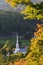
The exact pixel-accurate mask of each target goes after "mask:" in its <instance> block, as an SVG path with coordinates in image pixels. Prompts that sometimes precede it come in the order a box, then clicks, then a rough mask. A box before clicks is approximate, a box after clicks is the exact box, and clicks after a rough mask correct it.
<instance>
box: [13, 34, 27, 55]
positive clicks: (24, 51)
mask: <svg viewBox="0 0 43 65" xmlns="http://www.w3.org/2000/svg"><path fill="white" fill-rule="evenodd" d="M18 52H21V53H24V54H25V53H26V48H22V49H20V47H19V43H18V34H17V36H16V48H15V51H13V53H14V54H16V53H18Z"/></svg>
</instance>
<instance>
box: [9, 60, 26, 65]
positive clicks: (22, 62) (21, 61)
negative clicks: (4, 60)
mask: <svg viewBox="0 0 43 65" xmlns="http://www.w3.org/2000/svg"><path fill="white" fill-rule="evenodd" d="M26 64H27V63H26V61H24V60H19V61H16V62H14V63H13V64H12V63H9V65H26Z"/></svg>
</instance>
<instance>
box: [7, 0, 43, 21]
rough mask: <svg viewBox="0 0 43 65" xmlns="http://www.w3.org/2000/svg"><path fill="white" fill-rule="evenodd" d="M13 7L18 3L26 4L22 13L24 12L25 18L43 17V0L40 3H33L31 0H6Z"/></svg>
mask: <svg viewBox="0 0 43 65" xmlns="http://www.w3.org/2000/svg"><path fill="white" fill-rule="evenodd" d="M6 2H7V3H9V4H10V5H11V6H12V7H15V6H17V5H18V4H20V3H21V4H22V5H25V8H24V10H23V11H21V12H20V14H24V15H25V16H24V19H38V20H39V19H43V2H41V3H40V4H37V3H35V4H33V3H32V2H31V0H6Z"/></svg>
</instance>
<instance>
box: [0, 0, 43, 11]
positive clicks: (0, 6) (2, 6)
mask: <svg viewBox="0 0 43 65" xmlns="http://www.w3.org/2000/svg"><path fill="white" fill-rule="evenodd" d="M31 1H32V2H33V3H34V2H38V3H39V2H41V1H43V0H31ZM23 8H24V5H23V6H21V4H20V5H18V7H17V8H12V7H11V6H10V5H9V4H8V3H6V2H5V0H0V9H1V10H9V11H14V10H15V11H19V10H22V9H23Z"/></svg>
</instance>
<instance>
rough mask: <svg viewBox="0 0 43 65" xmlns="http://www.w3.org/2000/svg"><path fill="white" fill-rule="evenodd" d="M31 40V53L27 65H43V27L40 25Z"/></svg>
mask: <svg viewBox="0 0 43 65" xmlns="http://www.w3.org/2000/svg"><path fill="white" fill-rule="evenodd" d="M37 26H38V30H37V32H35V33H34V38H32V39H31V46H30V52H29V53H28V55H27V56H26V58H25V59H26V62H27V65H43V25H39V24H37Z"/></svg>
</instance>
